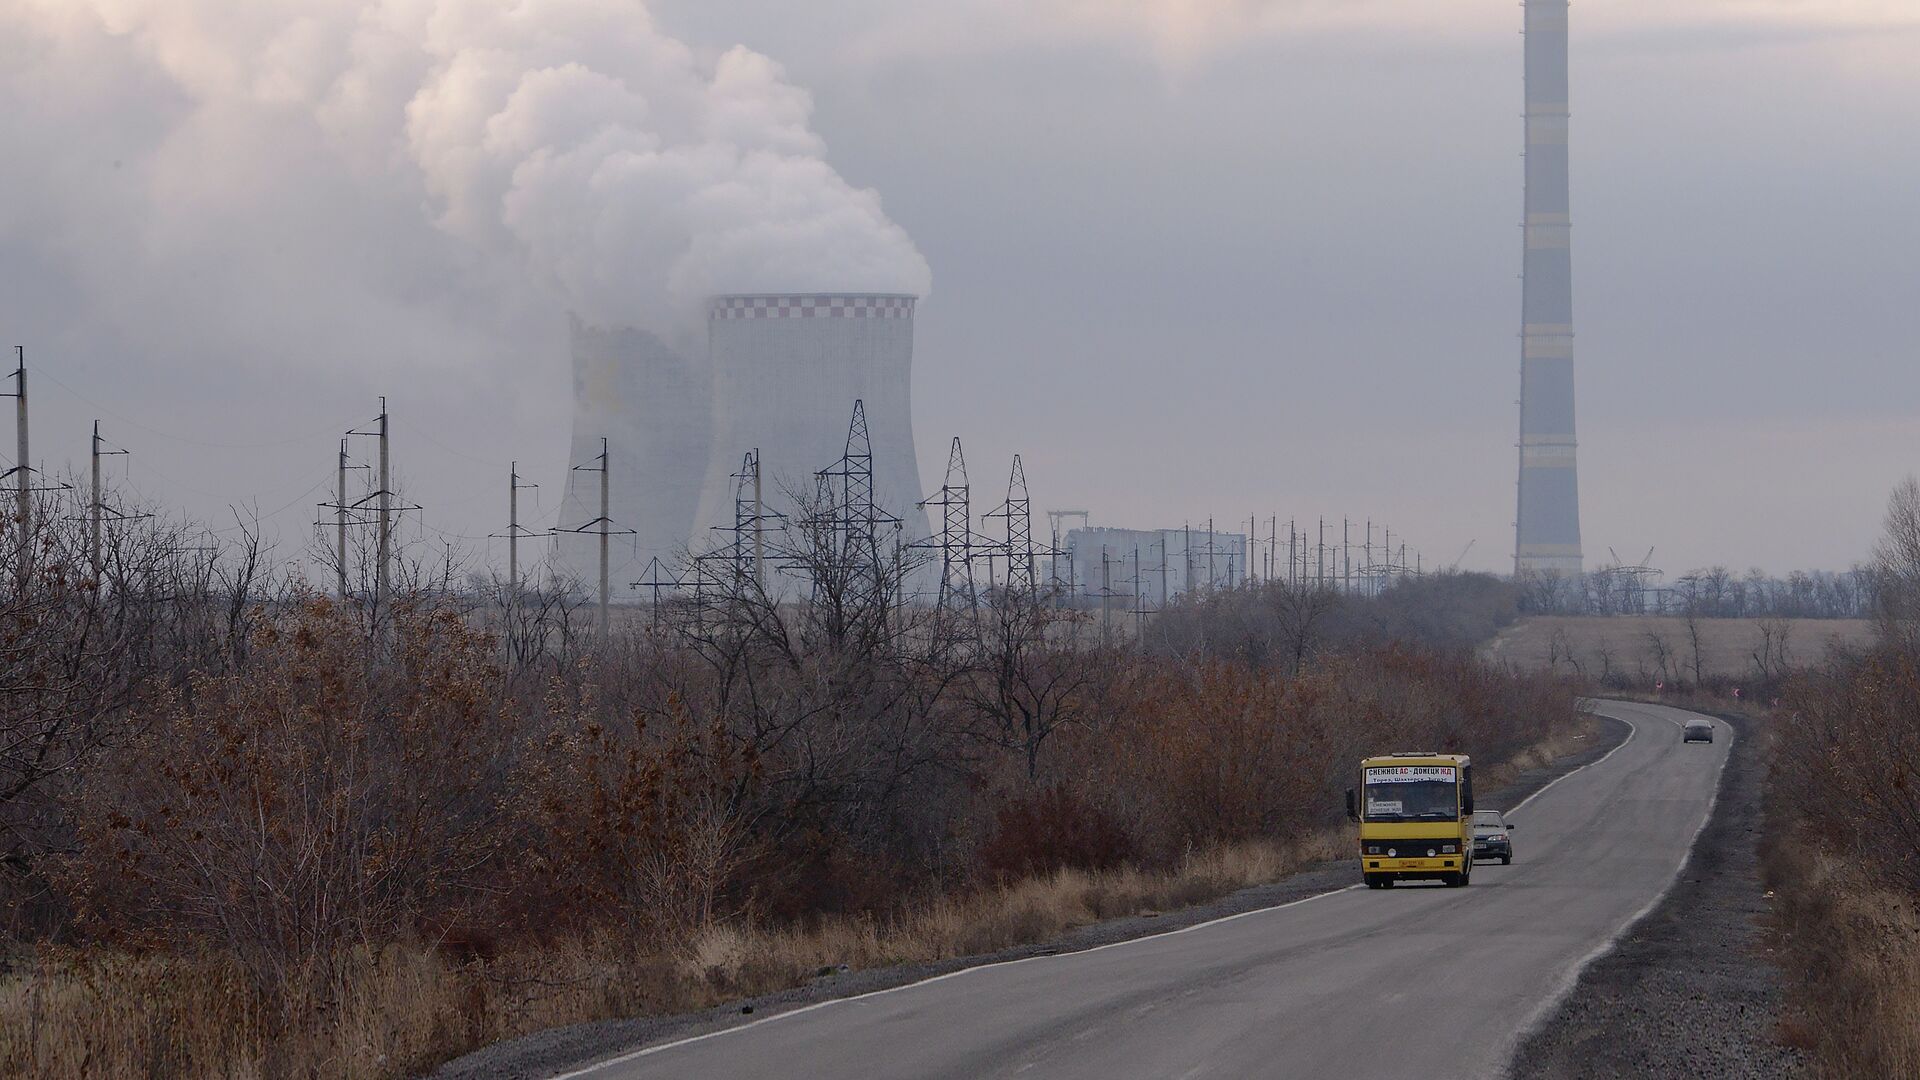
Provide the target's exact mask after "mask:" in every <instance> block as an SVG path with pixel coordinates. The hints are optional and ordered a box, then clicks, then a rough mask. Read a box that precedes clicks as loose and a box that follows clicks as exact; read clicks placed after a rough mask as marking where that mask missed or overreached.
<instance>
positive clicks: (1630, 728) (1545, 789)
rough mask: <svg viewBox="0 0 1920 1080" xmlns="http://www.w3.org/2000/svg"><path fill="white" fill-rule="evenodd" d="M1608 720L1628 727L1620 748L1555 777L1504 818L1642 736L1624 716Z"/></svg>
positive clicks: (1503, 812) (1508, 811)
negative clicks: (1635, 737) (1636, 737)
mask: <svg viewBox="0 0 1920 1080" xmlns="http://www.w3.org/2000/svg"><path fill="white" fill-rule="evenodd" d="M1599 715H1605V714H1599ZM1608 719H1612V720H1618V721H1620V722H1621V723H1623V724H1625V725H1627V737H1626V738H1624V739H1621V740H1620V745H1619V746H1616V747H1614V748H1613V749H1611V750H1609V751H1607V752H1606V753H1604V754H1601V755H1600V756H1599V757H1597V758H1594V759H1593V760H1592V761H1589V762H1587V763H1586V764H1585V765H1582V766H1580V767H1579V768H1577V769H1572V770H1570V771H1568V772H1567V773H1565V774H1563V775H1561V776H1556V777H1554V778H1553V779H1552V780H1549V781H1547V784H1546V786H1545V787H1542V788H1541V789H1540V790H1539V791H1536V792H1534V793H1533V794H1531V795H1529V796H1527V797H1526V798H1524V799H1521V800H1520V801H1519V802H1517V803H1514V804H1513V809H1511V810H1502V811H1501V814H1502V816H1504V815H1507V814H1514V813H1518V812H1519V811H1520V808H1521V807H1524V806H1526V805H1527V804H1528V803H1530V802H1532V801H1533V800H1535V799H1537V798H1539V797H1540V796H1542V795H1545V794H1546V793H1547V792H1549V791H1551V790H1553V785H1555V784H1557V783H1559V782H1560V781H1562V780H1565V779H1566V778H1567V777H1569V776H1575V775H1578V774H1580V773H1583V772H1586V771H1587V770H1588V769H1591V768H1593V767H1594V766H1595V765H1598V764H1600V763H1601V762H1603V761H1605V760H1607V759H1608V758H1610V757H1612V756H1613V755H1615V754H1617V753H1619V752H1620V751H1622V750H1625V749H1626V748H1627V744H1628V743H1630V742H1632V741H1633V737H1634V736H1635V735H1638V734H1640V725H1638V724H1636V723H1634V722H1633V721H1631V720H1628V719H1627V718H1626V717H1624V716H1614V717H1609V718H1608Z"/></svg>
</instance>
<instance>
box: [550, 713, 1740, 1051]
mask: <svg viewBox="0 0 1920 1080" xmlns="http://www.w3.org/2000/svg"><path fill="white" fill-rule="evenodd" d="M1617 719H1621V720H1622V722H1624V723H1625V724H1626V725H1627V727H1628V732H1627V737H1626V738H1625V739H1624V740H1622V741H1621V743H1620V745H1619V746H1616V747H1614V748H1613V749H1611V750H1609V751H1607V752H1606V753H1605V754H1602V755H1600V756H1599V757H1598V758H1595V759H1594V760H1592V761H1589V762H1587V763H1586V764H1585V765H1582V766H1580V767H1579V768H1577V769H1574V770H1572V772H1568V773H1567V774H1566V775H1564V776H1559V777H1555V778H1554V779H1553V780H1552V781H1551V782H1550V783H1548V784H1547V785H1546V787H1543V788H1541V789H1540V790H1539V791H1536V792H1534V793H1533V794H1532V795H1529V796H1527V797H1526V798H1524V799H1522V800H1520V802H1519V803H1517V804H1515V806H1514V808H1513V810H1518V809H1520V808H1521V807H1523V806H1525V805H1527V804H1528V803H1530V802H1532V801H1533V800H1535V799H1537V798H1539V797H1540V796H1541V795H1543V794H1545V793H1546V792H1547V789H1548V788H1551V787H1553V785H1554V784H1558V783H1559V782H1560V781H1562V780H1565V779H1566V778H1567V777H1568V776H1572V775H1574V773H1578V772H1582V771H1584V770H1586V769H1591V768H1593V767H1594V766H1595V765H1598V764H1600V763H1601V762H1603V761H1605V760H1607V759H1608V758H1610V757H1612V756H1613V755H1615V754H1617V753H1619V752H1620V751H1621V750H1624V749H1626V746H1627V744H1628V743H1630V742H1632V741H1633V737H1634V735H1635V734H1637V733H1638V732H1639V730H1640V729H1639V727H1638V726H1636V725H1635V724H1634V723H1633V721H1631V720H1626V719H1625V718H1617ZM1513 810H1509V811H1505V812H1506V813H1512V812H1513ZM1708 813H1709V816H1711V813H1712V811H1711V809H1709V811H1708ZM1688 850H1689V852H1691V850H1692V849H1691V848H1689V849H1688ZM1365 887H1366V886H1365V885H1359V884H1356V885H1346V886H1343V887H1341V888H1338V889H1330V890H1328V891H1327V892H1323V893H1314V894H1313V895H1312V896H1303V897H1301V898H1300V899H1298V900H1289V901H1287V902H1286V903H1284V904H1274V905H1272V906H1271V907H1263V908H1254V909H1253V910H1251V911H1242V912H1238V913H1236V914H1233V915H1222V916H1221V917H1219V918H1217V919H1208V920H1207V921H1205V922H1198V923H1194V924H1193V925H1192V926H1183V927H1180V928H1179V929H1177V930H1167V931H1163V932H1161V933H1158V934H1147V935H1145V936H1143V937H1136V938H1128V939H1126V940H1124V941H1110V942H1108V943H1107V944H1105V945H1096V946H1094V947H1093V948H1090V949H1076V950H1073V951H1071V952H1061V953H1048V954H1043V955H1040V956H1023V957H1020V958H1019V959H1016V960H999V961H995V962H993V963H990V964H976V965H974V966H972V967H964V968H961V969H960V970H958V971H949V972H947V973H945V974H943V975H933V976H929V977H928V978H925V979H919V980H917V981H915V982H910V983H902V984H901V985H899V986H889V987H887V988H885V989H883V990H869V991H867V992H866V993H864V994H853V995H850V996H848V997H841V998H832V999H830V1000H827V1001H816V1002H814V1003H813V1004H811V1005H802V1006H801V1007H799V1008H797V1009H789V1010H787V1011H786V1012H780V1013H774V1014H773V1015H772V1016H765V1017H762V1018H760V1019H758V1020H753V1021H750V1022H748V1023H745V1024H739V1025H735V1026H733V1027H725V1028H720V1029H719V1030H717V1031H709V1032H705V1033H703V1034H700V1035H689V1036H687V1037H686V1038H683V1039H674V1040H672V1041H670V1042H663V1043H659V1044H656V1045H654V1046H646V1047H642V1048H640V1049H638V1050H630V1051H628V1052H627V1053H624V1054H621V1055H619V1056H618V1057H612V1058H608V1059H607V1060H605V1061H597V1062H594V1063H593V1064H591V1065H586V1066H583V1067H581V1068H578V1069H575V1070H573V1071H571V1072H564V1073H560V1074H558V1075H556V1076H554V1077H553V1078H552V1080H577V1078H578V1077H583V1076H591V1075H593V1074H594V1073H597V1072H600V1071H601V1070H603V1069H611V1068H613V1067H615V1066H617V1065H624V1064H626V1063H627V1062H629V1061H637V1060H639V1059H640V1058H643V1057H648V1056H650V1055H653V1054H658V1053H660V1052H662V1051H665V1050H672V1049H674V1048H676V1047H680V1046H686V1045H688V1044H690V1043H697V1042H705V1041H706V1040H708V1039H717V1038H720V1037H722V1036H725V1035H733V1034H737V1033H739V1032H742V1031H746V1030H748V1029H750V1028H756V1027H759V1026H760V1025H762V1024H771V1023H773V1022H774V1021H776V1020H785V1019H787V1018H789V1017H794V1016H799V1015H801V1014H802V1013H810V1012H813V1011H814V1010H816V1009H824V1008H827V1007H829V1006H833V1005H844V1004H847V1003H848V1002H852V1001H861V1000H864V999H866V998H874V997H879V996H881V995H882V994H892V993H897V992H899V991H901V990H911V989H913V988H914V987H917V986H926V985H928V984H929V983H936V982H941V981H943V980H946V979H954V978H958V977H960V976H962V975H970V974H972V973H974V972H976V971H989V970H992V969H994V968H1002V967H1007V966H1009V965H1012V964H1026V963H1032V962H1033V961H1035V960H1061V959H1067V958H1071V957H1077V956H1086V955H1088V954H1089V953H1097V952H1103V951H1105V950H1107V949H1119V948H1124V947H1126V946H1128V945H1138V944H1140V943H1142V942H1147V941H1153V940H1155V939H1158V938H1164V937H1172V936H1174V935H1176V934H1186V933H1190V932H1192V931H1195V930H1204V929H1206V928H1207V927H1209V926H1218V925H1220V924H1221V923H1226V922H1232V921H1234V920H1235V919H1244V918H1247V917H1248V916H1250V915H1265V914H1267V913H1269V912H1274V911H1280V910H1283V909H1285V908H1290V907H1297V906H1299V905H1301V904H1305V903H1308V902H1310V901H1313V900H1319V899H1323V898H1325V897H1328V896H1338V895H1339V894H1341V893H1344V892H1352V891H1353V890H1355V889H1362V888H1365ZM1668 887H1669V888H1671V887H1672V886H1671V884H1669V886H1668ZM1662 895H1664V893H1663V894H1662ZM1656 902H1657V901H1656ZM1649 910H1651V908H1649ZM1635 918H1636V919H1637V918H1638V916H1635Z"/></svg>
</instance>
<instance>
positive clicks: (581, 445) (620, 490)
mask: <svg viewBox="0 0 1920 1080" xmlns="http://www.w3.org/2000/svg"><path fill="white" fill-rule="evenodd" d="M572 342H573V395H574V398H573V400H574V412H573V448H572V456H571V459H570V463H571V464H572V465H573V466H574V469H573V470H572V471H570V472H568V474H567V490H566V495H565V497H564V499H563V500H562V502H561V506H560V513H559V515H558V517H557V519H556V521H555V527H556V528H559V529H563V530H576V529H586V530H589V531H588V532H586V533H572V532H562V533H561V534H560V538H559V539H560V546H559V553H560V562H561V568H562V569H563V570H564V571H565V572H567V573H569V574H572V575H573V576H575V577H577V578H579V579H580V580H581V581H584V582H586V583H587V585H588V587H589V588H594V587H596V586H597V584H598V581H599V572H600V571H599V567H600V561H599V560H600V546H599V545H600V541H599V537H597V536H595V535H592V530H595V529H597V528H598V526H597V525H595V524H594V522H595V520H596V519H598V518H599V517H600V474H599V472H598V469H599V462H598V461H597V460H596V459H597V458H598V457H599V455H600V440H601V439H602V438H605V439H606V440H607V464H608V467H609V474H608V481H609V482H608V488H609V490H608V500H607V501H608V504H609V506H608V516H609V517H610V518H611V519H612V522H611V524H610V526H609V528H610V529H611V530H612V531H613V532H614V534H615V535H613V536H612V537H611V539H610V541H609V544H608V548H609V554H610V557H611V558H610V561H611V563H612V575H611V577H612V582H611V584H612V592H613V595H614V596H615V597H622V596H627V595H629V590H628V589H627V586H628V584H629V583H631V582H633V581H636V580H639V578H640V576H641V574H642V572H643V571H644V570H645V569H646V567H647V563H648V561H649V560H650V559H653V558H656V557H657V558H659V559H660V561H661V563H662V565H663V566H669V567H670V566H671V565H672V563H673V560H674V559H676V558H677V557H678V556H679V555H680V554H681V553H683V552H684V551H685V549H686V547H687V543H688V539H689V537H690V536H691V534H692V532H693V521H694V515H695V513H696V512H698V510H699V506H700V482H701V478H702V477H704V476H705V475H706V470H707V457H708V452H709V450H710V448H711V446H712V433H713V425H712V413H711V411H710V406H709V400H710V383H709V380H708V374H707V370H706V368H705V366H704V365H701V364H697V363H695V362H693V361H691V360H689V359H688V358H687V357H686V355H685V354H683V353H681V352H678V351H676V350H674V349H673V348H671V347H669V346H668V345H667V344H666V343H665V342H663V341H661V340H660V339H659V338H658V337H655V336H654V335H653V334H651V333H648V332H647V331H645V330H636V329H633V328H632V327H617V328H611V329H609V328H602V327H595V326H588V325H586V324H584V323H582V322H580V321H579V320H578V319H575V320H573V327H572ZM628 529H631V530H633V531H632V534H631V535H628V534H626V532H625V530H628Z"/></svg>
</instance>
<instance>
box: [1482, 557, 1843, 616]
mask: <svg viewBox="0 0 1920 1080" xmlns="http://www.w3.org/2000/svg"><path fill="white" fill-rule="evenodd" d="M1650 582H1651V578H1650V575H1649V576H1647V577H1642V576H1640V575H1636V574H1634V573H1632V572H1631V571H1630V570H1623V569H1622V568H1620V567H1601V568H1599V569H1597V570H1594V571H1592V572H1590V573H1587V574H1585V575H1582V576H1580V577H1577V578H1574V577H1564V576H1558V575H1522V576H1520V577H1519V578H1517V579H1516V584H1517V585H1518V588H1519V592H1518V597H1519V600H1518V603H1519V610H1520V611H1521V612H1522V613H1524V614H1528V615H1667V616H1688V615H1691V616H1694V617H1696V618H1706V619H1737V618H1749V619H1764V618H1776V619H1863V618H1868V617H1870V616H1871V615H1872V613H1873V611H1874V608H1875V605H1876V593H1877V588H1876V584H1875V583H1876V575H1875V570H1874V568H1873V567H1870V566H1855V567H1853V568H1852V569H1850V570H1844V571H1838V572H1835V571H1829V570H1796V571H1794V572H1793V573H1790V574H1788V575H1786V576H1785V577H1775V576H1770V575H1768V574H1767V573H1766V572H1764V571H1762V570H1760V569H1758V568H1757V567H1756V568H1754V569H1752V570H1748V571H1747V572H1746V573H1745V574H1744V575H1743V574H1740V573H1738V572H1736V571H1733V570H1729V569H1728V568H1727V567H1724V566H1710V567H1704V568H1701V569H1696V570H1689V571H1688V572H1686V573H1685V574H1682V575H1680V577H1678V578H1676V579H1675V580H1673V581H1672V582H1671V583H1666V584H1659V585H1655V584H1651V583H1650Z"/></svg>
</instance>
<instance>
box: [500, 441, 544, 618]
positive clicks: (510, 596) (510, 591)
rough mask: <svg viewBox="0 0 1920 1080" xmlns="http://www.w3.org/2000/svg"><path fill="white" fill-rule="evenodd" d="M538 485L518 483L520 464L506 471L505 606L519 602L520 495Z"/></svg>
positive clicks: (515, 464)
mask: <svg viewBox="0 0 1920 1080" xmlns="http://www.w3.org/2000/svg"><path fill="white" fill-rule="evenodd" d="M539 486H540V485H539V484H523V483H521V482H520V463H519V462H517V461H515V462H513V463H511V464H510V465H509V466H508V469H507V606H508V607H509V608H511V607H513V606H515V605H517V604H518V603H519V602H520V534H521V533H522V532H524V531H525V530H523V529H521V528H520V493H521V492H522V491H525V490H526V489H528V488H537V487H539Z"/></svg>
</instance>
